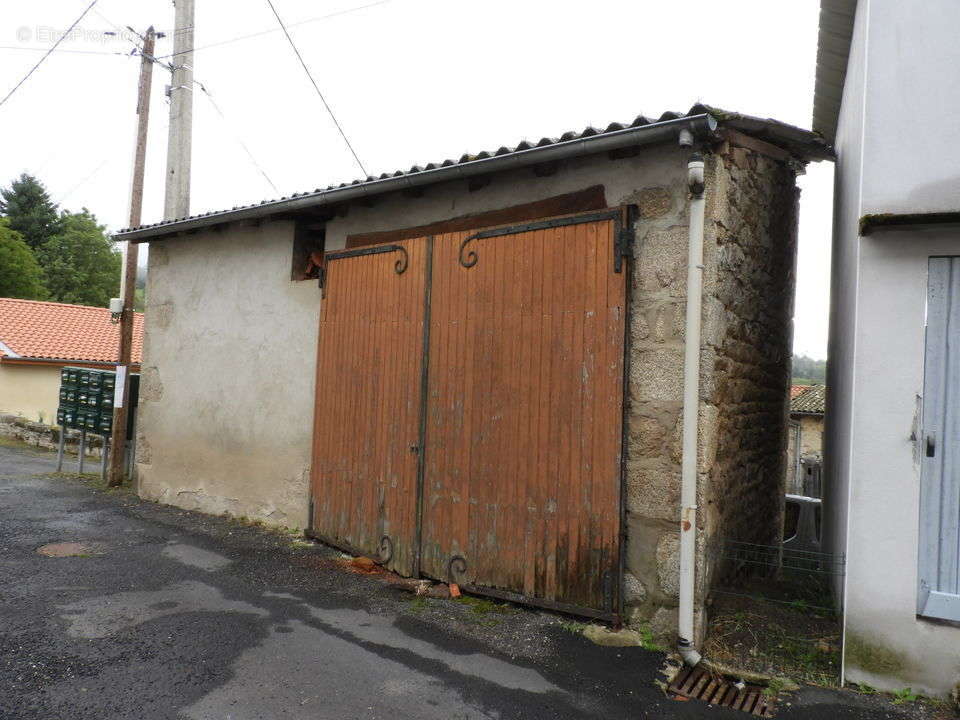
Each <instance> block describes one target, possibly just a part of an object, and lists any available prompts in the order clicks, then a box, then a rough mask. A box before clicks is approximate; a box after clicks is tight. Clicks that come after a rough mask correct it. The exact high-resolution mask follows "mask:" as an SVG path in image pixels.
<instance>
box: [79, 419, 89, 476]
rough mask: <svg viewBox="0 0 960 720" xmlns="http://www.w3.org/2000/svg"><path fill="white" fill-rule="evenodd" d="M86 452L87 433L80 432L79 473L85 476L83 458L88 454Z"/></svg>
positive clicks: (84, 431)
mask: <svg viewBox="0 0 960 720" xmlns="http://www.w3.org/2000/svg"><path fill="white" fill-rule="evenodd" d="M86 452H87V431H86V430H81V431H80V457H79V458H78V460H77V462H78V469H77V472H78V473H79V474H80V475H83V456H84V455H85V454H86Z"/></svg>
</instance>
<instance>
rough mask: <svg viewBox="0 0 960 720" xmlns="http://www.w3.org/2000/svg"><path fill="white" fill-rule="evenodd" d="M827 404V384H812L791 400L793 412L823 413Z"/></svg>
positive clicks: (791, 410)
mask: <svg viewBox="0 0 960 720" xmlns="http://www.w3.org/2000/svg"><path fill="white" fill-rule="evenodd" d="M826 405H827V386H826V385H810V386H808V387H807V388H806V390H804V391H803V392H802V393H800V394H799V395H797V396H796V397H792V398H791V400H790V412H791V413H806V414H808V415H823V413H824V411H825V410H826Z"/></svg>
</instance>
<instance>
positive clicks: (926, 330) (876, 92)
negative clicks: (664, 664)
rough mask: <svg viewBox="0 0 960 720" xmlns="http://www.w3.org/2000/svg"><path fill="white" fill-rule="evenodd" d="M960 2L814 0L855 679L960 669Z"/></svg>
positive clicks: (925, 683)
mask: <svg viewBox="0 0 960 720" xmlns="http://www.w3.org/2000/svg"><path fill="white" fill-rule="evenodd" d="M958 27H960V3H958V2H956V0H926V1H925V2H923V3H904V2H900V1H898V0H822V2H821V16H820V35H819V52H818V56H817V76H816V97H815V102H814V119H813V126H814V129H815V130H818V131H820V132H821V133H822V134H823V135H824V136H825V138H826V139H827V140H829V141H830V142H832V143H834V145H835V148H836V152H837V164H836V193H835V196H836V204H835V210H834V212H835V216H834V239H833V279H832V288H831V293H832V299H831V317H830V366H829V376H828V380H827V386H828V387H829V388H830V392H829V394H828V399H827V402H828V405H827V428H826V438H825V443H826V446H825V463H826V467H825V485H826V488H827V496H826V499H825V507H826V508H827V517H826V520H825V532H826V536H825V542H826V543H827V547H828V548H832V549H833V550H835V551H837V552H842V553H845V555H846V560H847V572H846V578H845V581H844V583H843V585H842V587H838V588H837V590H838V593H839V594H840V597H841V598H842V600H843V602H844V610H845V614H844V618H845V619H844V674H845V679H846V680H848V681H853V682H864V683H868V684H870V685H872V686H875V687H879V688H884V689H896V688H903V687H908V686H909V687H912V688H913V689H914V690H915V691H923V692H926V693H930V694H935V695H945V694H947V693H948V692H950V690H951V689H952V688H954V687H955V686H956V684H957V683H958V681H960V535H958V532H960V531H958V527H960V417H958V414H957V410H958V407H960V404H958V400H960V398H958V392H960V390H958V388H960V355H958V353H960V344H958V343H957V342H955V341H956V340H957V339H958V338H960V122H958V120H957V111H958V109H960V43H958V42H957V39H956V29H957V28H958Z"/></svg>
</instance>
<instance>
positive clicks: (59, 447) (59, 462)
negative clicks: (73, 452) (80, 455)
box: [57, 425, 67, 472]
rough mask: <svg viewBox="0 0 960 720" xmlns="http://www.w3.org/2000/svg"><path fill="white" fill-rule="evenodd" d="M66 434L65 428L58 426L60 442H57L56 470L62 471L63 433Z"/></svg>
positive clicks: (64, 440)
mask: <svg viewBox="0 0 960 720" xmlns="http://www.w3.org/2000/svg"><path fill="white" fill-rule="evenodd" d="M66 434H67V429H66V428H65V427H64V426H63V425H61V426H60V442H58V443H57V472H63V448H64V445H66V442H67V441H66V438H65V435H66Z"/></svg>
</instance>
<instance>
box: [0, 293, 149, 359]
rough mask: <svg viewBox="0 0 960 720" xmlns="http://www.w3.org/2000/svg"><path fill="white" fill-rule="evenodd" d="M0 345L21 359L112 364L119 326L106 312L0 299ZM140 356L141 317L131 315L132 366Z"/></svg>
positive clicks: (105, 309)
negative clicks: (112, 321)
mask: <svg viewBox="0 0 960 720" xmlns="http://www.w3.org/2000/svg"><path fill="white" fill-rule="evenodd" d="M0 342H2V343H3V344H4V345H6V346H7V348H9V349H10V351H11V352H12V353H14V354H16V355H17V356H19V357H21V358H42V359H54V360H71V361H76V362H116V361H117V354H118V352H119V343H120V326H119V325H114V324H113V323H111V322H110V311H109V310H108V309H107V308H99V307H86V306H84V305H66V304H64V303H53V302H40V301H38V300H17V299H15V298H0ZM6 356H11V353H6ZM142 356H143V313H135V314H134V321H133V358H132V359H133V362H135V363H139V362H140V360H141V357H142ZM11 359H12V356H11Z"/></svg>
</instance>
